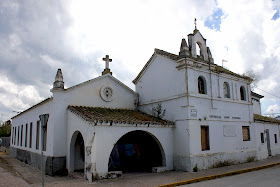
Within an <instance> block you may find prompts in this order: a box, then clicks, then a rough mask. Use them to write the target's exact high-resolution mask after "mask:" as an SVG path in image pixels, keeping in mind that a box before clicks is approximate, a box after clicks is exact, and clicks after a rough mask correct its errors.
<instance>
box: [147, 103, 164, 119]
mask: <svg viewBox="0 0 280 187" xmlns="http://www.w3.org/2000/svg"><path fill="white" fill-rule="evenodd" d="M165 111H166V109H162V106H161V104H158V105H157V106H156V107H153V108H152V111H151V112H152V115H153V116H155V117H156V118H159V119H162V118H163V117H164V116H165Z"/></svg>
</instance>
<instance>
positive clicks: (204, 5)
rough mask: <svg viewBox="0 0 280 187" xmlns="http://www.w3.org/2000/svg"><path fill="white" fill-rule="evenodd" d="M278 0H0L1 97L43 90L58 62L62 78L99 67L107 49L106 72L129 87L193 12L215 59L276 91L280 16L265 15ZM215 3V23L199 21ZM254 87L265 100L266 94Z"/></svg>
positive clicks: (20, 98) (24, 98)
mask: <svg viewBox="0 0 280 187" xmlns="http://www.w3.org/2000/svg"><path fill="white" fill-rule="evenodd" d="M279 4H280V1H279V0H275V1H267V0H248V1H243V0H227V1H223V0H217V1H216V0H212V1H209V0H197V1H193V0H178V1H172V0H161V1H160V0H145V1H143V0H136V1H129V0H120V1H114V0H104V1H91V0H83V1H82V2H81V1H66V0H61V1H56V0H50V1H36V3H35V2H33V1H25V2H24V3H22V2H21V1H1V2H0V24H1V26H3V27H1V29H0V61H1V63H0V78H1V79H0V89H2V90H3V92H0V94H1V95H0V102H2V103H5V104H4V105H5V107H7V108H9V109H13V108H18V109H23V108H26V107H27V106H29V103H31V104H33V102H32V101H33V100H34V102H37V101H39V100H40V99H41V98H43V97H48V96H50V92H49V89H50V87H51V84H52V82H53V81H54V76H55V73H56V70H57V69H58V68H62V72H63V75H64V82H65V84H66V85H68V86H72V85H74V84H78V83H80V82H82V81H86V80H88V79H91V78H94V77H96V76H98V75H100V74H101V72H102V71H103V69H104V62H103V61H102V57H104V56H105V55H107V54H108V55H110V57H111V58H112V59H113V61H112V63H110V69H111V71H112V72H113V75H115V76H116V77H117V78H119V79H120V80H121V81H122V82H124V83H126V84H127V85H128V86H130V87H131V88H132V89H133V88H134V85H133V84H132V83H131V81H132V80H133V79H134V78H135V77H136V75H137V74H138V73H139V71H140V70H141V69H142V67H143V66H144V64H145V63H146V62H147V61H148V59H149V58H150V56H151V55H152V54H153V52H154V51H153V50H154V48H159V49H162V50H165V51H168V52H171V53H175V54H178V52H179V49H180V42H181V39H182V38H187V35H188V34H189V33H191V32H192V31H193V29H194V24H193V22H194V18H195V17H196V18H197V20H198V21H197V23H198V29H199V30H200V31H201V33H202V35H203V36H204V38H206V39H207V44H208V46H209V47H210V49H211V52H212V55H213V57H214V60H215V63H217V64H219V65H221V62H222V59H225V60H227V61H228V62H227V63H225V66H226V67H228V68H229V69H230V70H232V71H234V72H237V73H243V72H244V71H247V70H251V69H253V70H255V71H257V72H258V73H260V74H261V77H262V80H261V81H260V83H259V87H260V88H261V89H263V90H266V91H268V92H271V93H273V94H277V93H280V87H279V84H278V82H280V78H279V76H278V70H279V69H280V46H279V43H280V37H279V33H280V19H277V20H271V18H272V16H273V15H274V13H275V10H274V9H275V8H278V9H279V8H280V7H279ZM217 9H221V10H222V11H223V13H224V15H222V16H221V18H222V19H221V25H220V31H216V30H211V29H209V28H207V27H205V26H204V21H206V20H207V19H208V18H209V17H210V19H211V16H212V14H213V12H214V11H215V10H217ZM46 70H47V71H46ZM46 72H47V73H46ZM1 80H2V81H1ZM0 91H1V90H0ZM19 93H20V94H19ZM260 94H262V95H264V96H265V98H264V99H262V100H264V101H265V100H266V99H270V101H271V99H272V98H273V97H272V96H270V95H268V94H266V93H262V92H260ZM274 99H275V97H274ZM7 100H11V102H9V103H8V102H7ZM275 102H278V103H280V102H279V100H278V99H275ZM270 105H273V104H270ZM265 106H266V105H265ZM264 111H265V110H264ZM0 113H1V109H0ZM2 113H3V112H2Z"/></svg>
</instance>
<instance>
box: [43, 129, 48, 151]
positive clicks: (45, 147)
mask: <svg viewBox="0 0 280 187" xmlns="http://www.w3.org/2000/svg"><path fill="white" fill-rule="evenodd" d="M47 127H48V126H47V124H46V128H45V131H44V137H43V138H44V145H43V151H46V149H47V132H48V131H47V130H48V128H47Z"/></svg>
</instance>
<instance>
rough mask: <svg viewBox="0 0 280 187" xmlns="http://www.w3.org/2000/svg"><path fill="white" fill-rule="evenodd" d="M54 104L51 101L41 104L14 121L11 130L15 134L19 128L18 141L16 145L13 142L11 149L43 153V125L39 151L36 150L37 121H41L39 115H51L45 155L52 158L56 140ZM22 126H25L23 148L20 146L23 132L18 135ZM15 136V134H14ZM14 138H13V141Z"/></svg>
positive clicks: (16, 140)
mask: <svg viewBox="0 0 280 187" xmlns="http://www.w3.org/2000/svg"><path fill="white" fill-rule="evenodd" d="M52 104H53V100H52V99H50V100H49V101H47V102H46V103H44V104H41V105H39V106H36V107H34V108H32V109H31V110H29V111H27V112H24V113H22V114H20V115H19V116H17V117H15V118H13V119H12V128H11V133H13V128H14V129H15V127H17V130H16V131H17V132H16V139H15V145H14V144H12V142H11V147H14V148H19V149H22V150H27V151H31V152H34V153H38V154H40V153H41V124H40V135H39V149H38V150H37V149H36V136H37V121H38V120H40V119H39V115H41V114H49V115H50V116H49V119H48V124H47V125H48V126H47V127H48V128H47V144H46V151H44V155H46V156H51V155H53V149H52V147H53V143H54V142H53V141H52V140H53V138H54V132H53V131H54V127H53V124H54V116H55V115H54V113H53V110H52ZM31 122H32V135H33V136H32V147H31V148H29V141H30V123H31ZM26 124H28V131H27V146H26V147H25V138H26V134H25V132H26ZM21 125H23V133H22V135H23V136H22V146H20V140H21V132H20V133H19V134H18V127H20V130H21ZM13 136H14V134H13ZM18 136H19V146H18V144H17V142H18ZM13 139H14V138H11V141H12V140H13Z"/></svg>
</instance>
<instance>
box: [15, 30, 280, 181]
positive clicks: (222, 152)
mask: <svg viewBox="0 0 280 187" xmlns="http://www.w3.org/2000/svg"><path fill="white" fill-rule="evenodd" d="M196 45H198V47H196ZM197 50H198V51H197ZM103 60H104V61H106V67H105V69H104V71H103V72H102V76H99V77H97V78H94V79H91V80H89V81H86V82H84V83H81V84H78V85H75V86H73V87H70V88H67V89H65V88H64V82H63V81H64V80H63V76H62V71H61V69H58V71H57V74H56V77H55V82H54V83H53V88H52V90H51V92H52V97H51V98H48V99H46V100H44V101H42V102H41V103H38V104H36V105H35V106H33V107H31V108H29V109H27V110H25V111H23V112H21V113H20V114H18V115H16V116H14V117H13V118H12V131H11V132H12V136H11V146H10V154H11V155H12V156H13V157H16V158H18V159H20V160H22V161H23V162H26V163H28V164H30V165H33V166H35V167H37V168H40V158H41V157H40V153H41V150H43V154H44V167H45V173H46V174H48V175H61V174H67V173H71V172H75V171H76V172H77V171H80V172H83V173H84V176H85V178H87V179H88V180H89V181H92V180H95V179H102V178H110V177H115V176H118V175H121V173H122V172H131V171H145V172H162V171H167V170H183V171H193V168H194V167H197V168H198V169H207V168H211V167H215V166H216V165H217V164H219V163H224V162H230V163H242V162H247V161H251V160H254V159H256V160H259V159H264V158H267V157H269V156H274V155H276V154H280V144H279V129H280V121H278V120H275V119H272V118H268V117H264V116H261V115H260V114H261V113H260V99H261V98H262V97H263V96H261V95H259V94H256V93H254V92H251V90H250V83H251V81H252V79H251V78H249V77H245V76H242V75H239V74H236V73H233V72H231V71H229V70H227V69H225V68H223V67H221V66H218V65H216V64H214V60H213V58H212V55H211V52H210V49H209V47H207V46H206V39H204V38H203V36H202V35H201V33H200V32H199V31H198V30H197V29H195V30H194V31H193V33H192V34H189V35H188V42H186V40H185V39H183V40H182V43H181V48H180V52H179V54H178V55H176V54H171V53H169V52H166V51H163V50H159V49H155V51H154V54H153V55H152V56H151V58H150V59H149V61H148V62H147V63H146V65H145V66H144V67H143V69H142V70H141V71H140V73H139V74H138V76H137V77H136V78H135V79H134V80H133V83H134V84H135V86H136V91H133V90H132V89H130V88H129V87H127V86H126V85H124V84H123V83H122V82H120V81H119V80H117V79H116V78H115V77H114V76H113V75H112V72H111V70H110V69H109V62H110V61H111V59H109V56H106V57H105V58H104V59H103ZM41 114H49V120H48V123H47V128H46V131H45V133H44V135H43V139H44V144H43V146H41V137H40V129H41V126H40V121H39V115H41Z"/></svg>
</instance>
